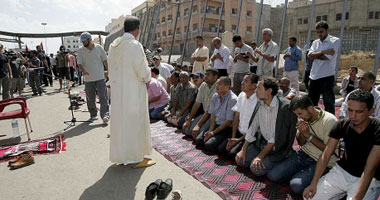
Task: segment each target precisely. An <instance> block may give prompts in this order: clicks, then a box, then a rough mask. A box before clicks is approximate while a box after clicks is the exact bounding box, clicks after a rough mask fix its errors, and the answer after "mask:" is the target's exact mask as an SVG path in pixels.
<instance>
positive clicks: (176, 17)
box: [168, 2, 181, 64]
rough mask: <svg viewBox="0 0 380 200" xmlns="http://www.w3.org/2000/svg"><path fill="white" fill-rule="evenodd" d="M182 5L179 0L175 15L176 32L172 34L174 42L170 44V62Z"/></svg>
mask: <svg viewBox="0 0 380 200" xmlns="http://www.w3.org/2000/svg"><path fill="white" fill-rule="evenodd" d="M180 6H181V3H180V2H177V14H176V16H175V22H174V32H173V36H172V44H171V45H170V52H169V58H168V63H169V64H170V59H171V57H172V52H173V45H174V39H175V33H176V32H177V22H178V15H179V8H180Z"/></svg>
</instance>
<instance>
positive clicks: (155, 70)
mask: <svg viewBox="0 0 380 200" xmlns="http://www.w3.org/2000/svg"><path fill="white" fill-rule="evenodd" d="M150 71H151V72H153V73H155V74H157V75H159V74H160V70H159V69H158V68H155V67H152V69H150Z"/></svg>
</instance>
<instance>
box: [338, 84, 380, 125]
mask: <svg viewBox="0 0 380 200" xmlns="http://www.w3.org/2000/svg"><path fill="white" fill-rule="evenodd" d="M356 90H360V89H356ZM356 90H353V91H352V92H355V91H356ZM352 92H350V93H348V95H347V97H346V99H345V100H344V102H343V103H342V106H341V107H340V109H339V117H344V118H348V97H349V96H350V94H351V93H352ZM371 94H372V95H373V97H374V102H373V106H374V107H375V112H374V113H373V116H374V117H375V118H377V119H380V92H378V91H377V90H376V89H375V88H372V90H371Z"/></svg>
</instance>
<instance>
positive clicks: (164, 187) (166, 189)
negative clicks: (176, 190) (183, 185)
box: [157, 178, 173, 199]
mask: <svg viewBox="0 0 380 200" xmlns="http://www.w3.org/2000/svg"><path fill="white" fill-rule="evenodd" d="M172 189H173V180H172V179H170V178H168V179H166V180H165V182H162V183H161V185H160V187H158V191H157V199H166V197H167V196H168V195H169V193H170V192H171V191H172Z"/></svg>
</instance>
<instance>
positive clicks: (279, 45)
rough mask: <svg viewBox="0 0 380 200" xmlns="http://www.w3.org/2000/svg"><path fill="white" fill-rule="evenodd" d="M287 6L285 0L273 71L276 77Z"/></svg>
mask: <svg viewBox="0 0 380 200" xmlns="http://www.w3.org/2000/svg"><path fill="white" fill-rule="evenodd" d="M287 8H288V0H285V5H284V13H283V14H282V24H281V32H280V42H279V44H278V52H277V60H276V69H275V71H274V77H276V78H277V71H278V65H279V64H280V63H279V61H280V51H281V46H282V35H283V34H284V27H285V18H286V10H287Z"/></svg>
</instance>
